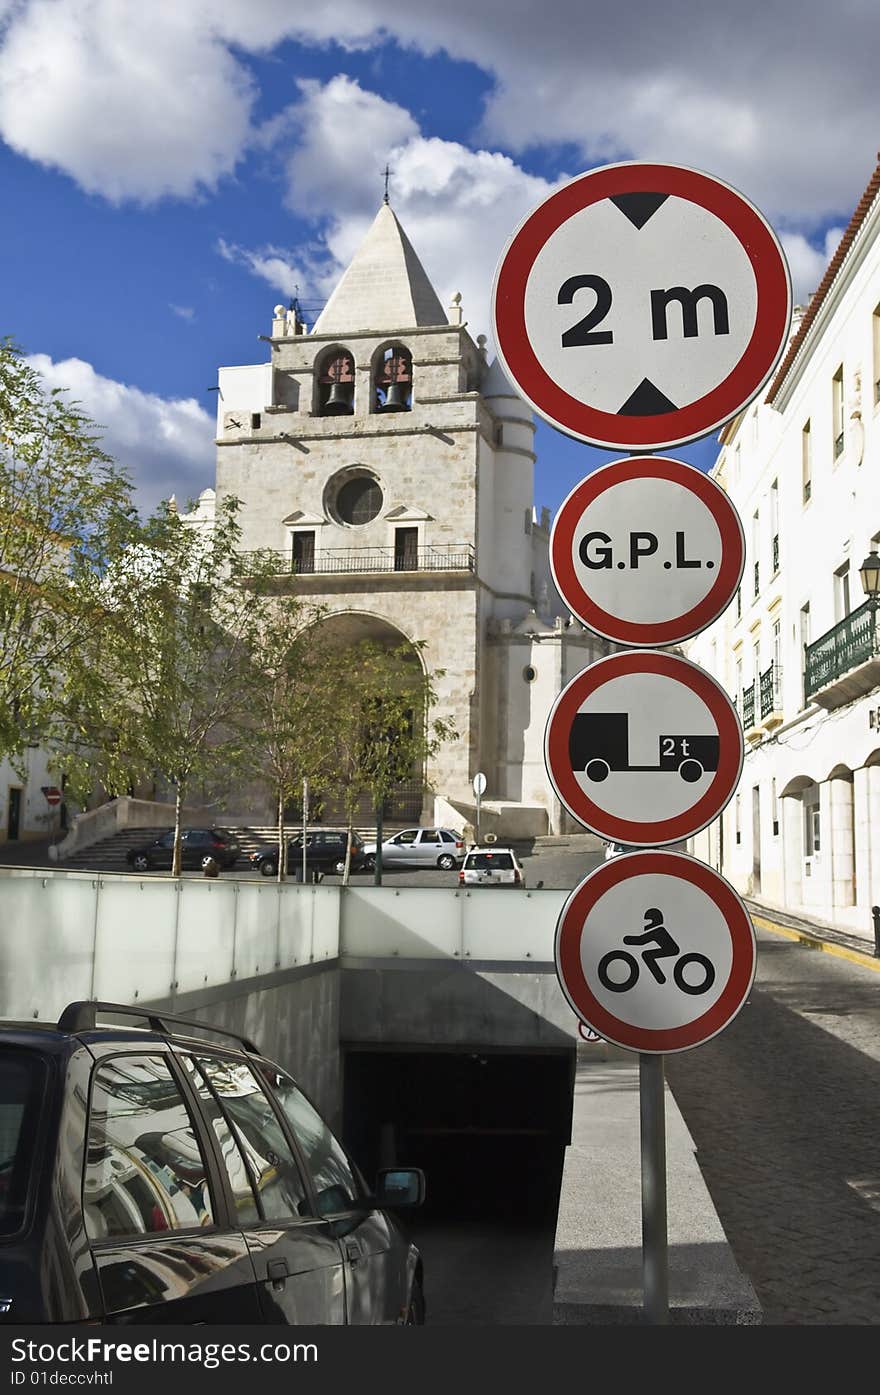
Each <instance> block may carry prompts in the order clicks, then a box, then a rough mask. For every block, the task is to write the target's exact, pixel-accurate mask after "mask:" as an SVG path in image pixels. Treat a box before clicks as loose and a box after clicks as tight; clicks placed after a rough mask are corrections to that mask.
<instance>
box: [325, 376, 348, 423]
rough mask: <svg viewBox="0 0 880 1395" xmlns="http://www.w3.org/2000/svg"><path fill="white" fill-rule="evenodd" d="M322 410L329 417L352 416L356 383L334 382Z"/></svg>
mask: <svg viewBox="0 0 880 1395" xmlns="http://www.w3.org/2000/svg"><path fill="white" fill-rule="evenodd" d="M322 411H323V415H324V416H327V417H342V416H351V415H352V414H353V412H354V385H353V384H352V383H334V384H333V386H332V387H331V389H330V396H329V397H328V398H327V401H326V402H325V403H324V406H323V409H322Z"/></svg>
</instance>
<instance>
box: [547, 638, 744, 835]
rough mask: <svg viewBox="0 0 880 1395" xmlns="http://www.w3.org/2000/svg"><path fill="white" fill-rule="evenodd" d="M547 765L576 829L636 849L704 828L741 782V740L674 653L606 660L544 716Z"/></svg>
mask: <svg viewBox="0 0 880 1395" xmlns="http://www.w3.org/2000/svg"><path fill="white" fill-rule="evenodd" d="M544 760H545V764H546V767H547V773H548V775H549V776H550V780H551V782H552V784H553V788H554V789H555V791H556V793H557V795H558V797H559V799H560V800H561V801H562V803H563V804H564V805H565V807H566V809H567V810H568V812H569V813H570V814H572V815H573V816H574V818H576V819H577V820H578V822H579V823H582V824H584V825H585V827H587V828H589V829H591V830H592V831H593V832H594V833H598V835H599V836H600V837H601V838H607V839H609V840H610V841H612V842H617V843H629V844H632V845H633V846H636V847H656V846H658V845H660V844H664V843H677V842H681V841H682V840H684V839H685V838H690V837H691V836H692V834H694V833H698V832H699V831H700V829H702V828H705V827H706V825H707V824H709V823H711V822H712V820H713V819H714V818H717V816H718V814H720V812H721V810H722V809H723V808H724V806H725V804H727V802H728V800H729V799H730V797H731V795H732V794H733V792H734V790H735V789H736V786H737V782H738V780H739V777H740V772H741V770H742V763H743V735H742V727H741V726H740V722H739V718H738V717H737V714H736V709H735V708H734V706H733V704H732V702H731V701H730V698H729V697H728V696H727V693H726V692H725V691H724V689H723V688H722V687H721V685H720V683H718V682H716V680H715V679H714V678H711V677H710V676H709V674H708V673H705V672H704V671H703V670H702V669H701V668H698V667H697V665H696V664H692V663H690V662H689V660H687V659H680V658H678V657H676V656H675V655H673V654H664V653H645V652H628V653H623V654H611V655H610V656H609V657H608V658H606V659H599V660H598V661H597V662H596V663H594V664H590V665H589V667H588V668H585V669H583V670H582V671H581V672H580V673H577V674H575V676H574V678H572V680H571V682H570V683H568V684H567V686H566V687H565V688H563V690H562V692H561V693H560V694H559V696H558V697H557V699H556V701H555V702H554V704H553V707H552V708H551V709H550V716H549V717H548V719H547V726H546V729H545V733H544Z"/></svg>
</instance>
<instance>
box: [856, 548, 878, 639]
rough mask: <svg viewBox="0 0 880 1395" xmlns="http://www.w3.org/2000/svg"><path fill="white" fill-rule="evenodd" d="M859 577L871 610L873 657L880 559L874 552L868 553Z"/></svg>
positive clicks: (875, 637)
mask: <svg viewBox="0 0 880 1395" xmlns="http://www.w3.org/2000/svg"><path fill="white" fill-rule="evenodd" d="M859 577H860V579H861V583H862V589H863V591H864V593H865V595H866V596H867V597H868V605H869V606H870V609H871V654H872V655H874V654H876V653H877V603H878V601H880V557H878V556H877V553H876V551H874V550H872V551H871V552H869V553H868V555H867V557H866V558H865V560H864V562H863V563H862V565H861V566H860V567H859Z"/></svg>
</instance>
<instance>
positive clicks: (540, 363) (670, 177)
mask: <svg viewBox="0 0 880 1395" xmlns="http://www.w3.org/2000/svg"><path fill="white" fill-rule="evenodd" d="M492 316H493V326H494V335H495V343H496V346H497V350H498V354H499V357H500V359H501V362H502V364H503V366H504V368H505V370H506V371H507V374H508V376H509V377H510V378H511V379H512V381H513V382H514V383H515V384H516V386H517V387H518V388H519V390H520V392H521V393H522V394H523V396H524V397H525V398H526V399H527V400H528V401H529V402H530V403H531V405H532V406H533V407H534V409H535V411H536V412H538V413H540V415H541V416H542V417H544V418H545V419H546V420H547V421H549V422H550V424H551V425H552V426H555V427H557V429H558V430H560V431H564V432H566V433H567V434H568V435H570V436H574V437H576V438H578V439H579V440H582V441H587V442H589V443H590V444H592V445H599V446H610V447H612V448H615V449H622V450H628V449H631V450H657V449H661V448H665V447H667V446H673V445H680V444H682V443H683V442H685V441H693V440H696V439H697V438H698V437H700V436H705V435H707V434H708V433H709V432H710V431H713V430H714V429H715V428H716V427H717V426H720V425H721V423H722V422H725V421H729V420H730V418H731V417H733V416H735V415H736V413H737V412H739V411H741V410H742V408H743V407H744V406H746V404H747V403H749V402H751V400H752V399H753V397H755V396H756V394H757V393H758V392H760V390H761V388H762V386H763V385H764V383H766V382H767V381H768V379H769V377H770V375H771V373H772V372H773V369H774V368H775V366H776V364H777V363H778V361H779V359H780V358H781V356H782V353H783V350H784V349H785V346H786V343H787V342H788V333H789V325H790V321H791V284H790V279H789V274H788V265H787V263H786V260H785V255H784V253H783V251H782V248H781V246H780V244H779V241H778V239H777V238H776V235H775V233H774V232H773V230H772V228H771V227H770V225H769V224H768V223H767V221H766V220H765V219H764V217H763V215H762V214H761V213H760V212H759V211H758V209H757V208H755V206H754V205H753V204H752V203H750V202H749V200H748V199H746V198H745V197H744V196H743V195H742V194H740V193H739V192H738V191H737V190H736V189H733V188H731V186H730V185H729V184H725V183H724V182H723V181H722V180H720V179H717V178H715V177H714V176H712V175H708V174H704V173H703V172H701V171H699V170H693V169H687V168H684V167H683V166H680V165H666V164H644V163H638V162H632V163H626V164H616V165H603V166H601V167H600V168H599V169H595V170H590V171H589V172H587V173H586V174H581V175H578V176H577V177H576V178H574V179H572V180H569V181H568V183H566V184H564V185H563V186H562V187H561V188H560V189H557V190H556V191H555V192H554V193H553V194H551V195H550V196H549V197H548V198H547V199H545V200H544V201H543V202H542V203H541V204H539V205H538V207H537V208H535V209H533V210H532V212H531V213H529V214H528V216H527V217H526V218H525V219H524V220H523V222H522V223H521V224H520V226H519V227H518V228H517V230H516V231H515V232H514V233H513V236H512V237H511V238H510V240H509V242H508V244H507V247H506V248H505V251H504V253H503V254H502V257H501V260H500V262H499V265H498V270H497V272H496V276H495V284H494V287H493V293H492Z"/></svg>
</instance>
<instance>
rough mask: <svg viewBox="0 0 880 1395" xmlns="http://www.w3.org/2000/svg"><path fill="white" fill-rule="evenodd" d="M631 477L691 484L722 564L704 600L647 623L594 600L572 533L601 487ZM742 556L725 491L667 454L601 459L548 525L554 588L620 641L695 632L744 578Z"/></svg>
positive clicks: (588, 621) (736, 519)
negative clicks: (711, 524)
mask: <svg viewBox="0 0 880 1395" xmlns="http://www.w3.org/2000/svg"><path fill="white" fill-rule="evenodd" d="M635 479H664V480H669V481H670V483H673V484H678V485H680V486H682V487H683V488H685V489H690V491H691V493H692V494H695V495H696V496H697V497H698V498H699V499H700V501H701V502H702V503H703V504H705V505H706V507H707V508H708V510H709V512H710V513H711V514H712V517H713V518H714V520H715V522H716V524H717V525H718V531H719V533H720V534H721V566H720V567H719V568H718V575H717V576H716V578H715V581H714V584H713V585H712V587H711V589H710V590H709V591H708V592H707V594H706V595H705V596H704V597H703V599H702V601H699V602H698V603H697V605H695V606H692V607H691V609H690V610H688V611H686V612H685V613H684V615H680V616H676V617H675V619H674V620H664V621H656V622H652V623H650V624H647V623H642V622H640V621H634V620H632V621H631V620H623V619H621V618H620V617H619V616H616V615H613V614H611V612H610V611H607V610H603V609H602V607H601V606H599V605H597V604H596V602H595V601H594V600H592V598H591V597H590V595H589V593H588V592H587V591H585V590H584V588H583V586H582V585H581V583H580V581H579V580H578V577H577V574H576V572H575V567H574V546H573V544H574V535H575V531H576V529H577V526H578V524H579V523H580V521H581V519H582V518H583V515H584V513H585V512H586V510H587V508H588V507H589V506H590V504H592V503H594V501H595V500H596V498H598V496H599V495H600V494H602V493H604V492H605V490H607V489H613V488H614V487H615V485H618V484H622V483H624V482H625V481H628V480H635ZM557 554H558V555H557ZM745 561H746V540H745V534H744V533H743V526H742V520H741V519H740V516H739V513H738V512H737V510H736V508H735V506H734V504H733V502H732V500H731V499H730V497H729V495H727V494H726V493H725V492H724V490H723V489H722V488H721V486H720V485H719V484H716V482H715V480H713V479H711V478H710V477H709V476H708V475H706V474H704V473H703V471H702V470H698V469H697V467H696V466H695V465H688V464H686V463H685V462H684V461H683V460H670V459H669V458H668V457H666V456H659V455H642V456H631V457H629V458H628V459H626V460H612V461H611V462H610V463H609V464H607V465H600V466H599V468H598V469H597V470H593V471H592V472H591V473H590V474H589V475H587V476H586V478H585V479H582V480H580V481H579V483H578V484H576V485H575V487H574V489H572V490H571V492H570V493H569V494H568V495H567V497H566V498H565V499H564V500H563V502H562V504H561V505H560V508H559V511H558V513H557V515H556V517H555V519H554V520H553V527H552V529H551V530H550V571H551V572H552V574H553V581H554V583H555V585H556V589H557V591H558V592H559V594H560V596H561V597H562V599H563V600H564V601H565V604H566V605H567V606H568V608H569V610H570V611H571V612H572V614H573V615H576V616H577V618H578V619H579V620H580V621H581V622H582V623H583V624H584V625H586V626H587V627H588V628H589V629H591V630H595V632H596V634H599V635H603V636H604V637H605V638H606V639H611V640H614V641H615V642H616V643H618V644H631V645H634V646H639V645H641V646H644V647H650V646H651V645H659V644H677V643H678V642H679V641H680V640H683V639H690V638H692V636H693V635H696V634H699V633H700V632H701V630H705V629H706V627H707V626H709V625H711V624H712V622H713V620H717V619H718V617H719V615H722V614H723V613H724V611H725V610H726V609H727V607H728V606H729V605H730V602H731V601H732V600H733V597H734V596H735V595H736V588H737V587H738V586H739V584H740V581H741V580H742V574H743V570H744V568H745Z"/></svg>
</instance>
